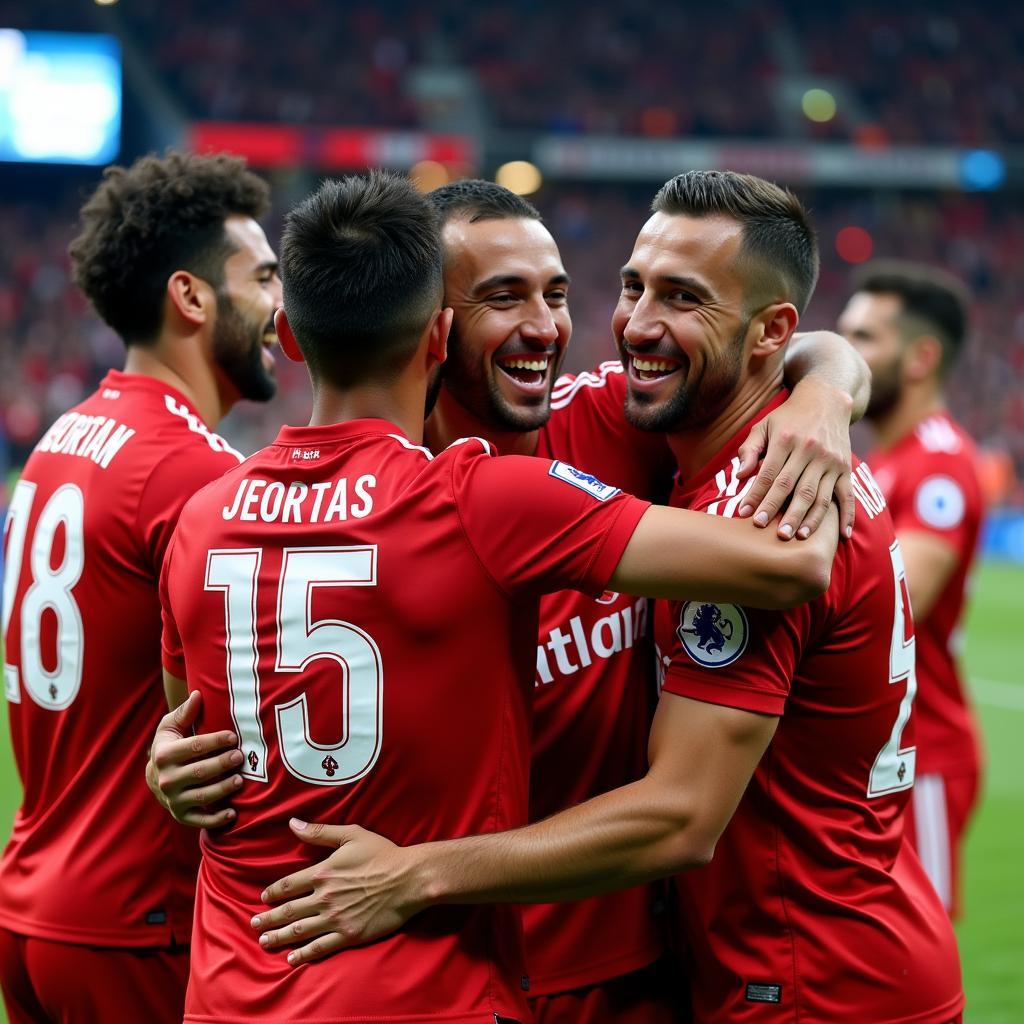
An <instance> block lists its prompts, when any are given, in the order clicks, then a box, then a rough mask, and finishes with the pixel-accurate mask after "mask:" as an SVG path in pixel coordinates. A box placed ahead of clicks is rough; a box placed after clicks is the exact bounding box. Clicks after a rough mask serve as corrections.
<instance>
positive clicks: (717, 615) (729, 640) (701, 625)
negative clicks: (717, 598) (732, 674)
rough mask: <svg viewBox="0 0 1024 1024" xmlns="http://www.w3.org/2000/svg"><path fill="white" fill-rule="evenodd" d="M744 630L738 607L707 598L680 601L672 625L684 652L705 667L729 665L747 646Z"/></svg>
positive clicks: (745, 630) (741, 614)
mask: <svg viewBox="0 0 1024 1024" xmlns="http://www.w3.org/2000/svg"><path fill="white" fill-rule="evenodd" d="M748 632H749V629H748V626H747V616H746V614H745V613H744V611H743V609H742V608H740V607H739V606H738V605H734V604H713V603H712V602H710V601H688V602H687V603H686V604H684V605H683V608H682V611H681V612H680V613H679V625H678V626H677V627H676V636H677V637H679V642H680V643H681V644H682V645H683V647H685V648H686V653H687V654H688V655H689V656H690V657H691V658H692V659H693V660H694V661H695V662H697V664H698V665H703V666H704V667H705V668H723V667H724V666H725V665H731V664H732V663H733V662H734V661H735V660H736V659H737V658H738V657H739V656H740V655H741V654H742V653H743V652H744V651H745V650H746V649H747V634H748Z"/></svg>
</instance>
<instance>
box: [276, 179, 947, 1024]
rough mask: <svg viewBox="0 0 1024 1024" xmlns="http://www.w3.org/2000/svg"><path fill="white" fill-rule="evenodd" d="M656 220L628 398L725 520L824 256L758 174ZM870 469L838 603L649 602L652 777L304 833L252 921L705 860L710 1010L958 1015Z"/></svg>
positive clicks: (318, 946) (887, 541)
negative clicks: (438, 831)
mask: <svg viewBox="0 0 1024 1024" xmlns="http://www.w3.org/2000/svg"><path fill="white" fill-rule="evenodd" d="M654 210H655V213H654V215H653V216H652V217H651V219H650V220H649V221H648V222H647V224H646V225H645V227H644V229H643V230H642V231H641V233H640V236H639V238H638V239H637V242H636V246H635V248H634V251H633V255H632V257H631V258H630V260H629V263H628V265H627V266H626V267H624V268H623V271H622V293H621V296H620V300H619V305H618V307H617V309H616V312H615V316H614V320H613V324H614V331H615V335H616V337H617V339H618V343H619V347H620V351H621V353H622V357H623V361H624V363H625V364H626V366H627V383H628V387H629V398H628V405H627V413H628V414H629V416H630V419H631V420H632V422H633V423H634V424H635V425H637V426H639V427H641V428H642V429H646V430H652V431H668V432H669V443H670V445H671V446H672V449H673V451H674V452H675V454H676V456H677V459H678V461H679V467H680V479H679V481H678V483H677V487H676V490H675V492H674V493H673V498H672V500H673V504H675V505H686V506H687V507H690V508H693V509H697V510H700V511H703V512H706V513H708V518H709V519H711V520H712V521H715V522H721V521H722V520H724V519H729V518H732V517H733V516H735V515H736V512H737V507H738V505H739V503H740V501H741V500H742V499H741V498H739V496H738V494H737V491H736V476H737V468H738V465H739V459H738V454H737V453H738V448H739V445H740V442H741V440H742V439H743V438H744V437H745V436H746V435H747V433H748V431H749V430H750V426H751V424H752V423H753V422H756V421H757V420H758V419H760V418H763V417H764V416H765V415H767V414H768V413H769V412H770V410H771V409H772V408H774V407H775V406H776V405H777V404H778V403H779V402H780V401H781V400H782V397H783V394H784V393H783V392H782V391H781V387H782V353H783V350H784V348H785V345H786V343H787V342H788V340H789V338H790V336H791V335H792V332H793V330H794V328H795V327H796V324H797V320H798V317H799V311H800V310H801V309H802V308H803V307H804V306H805V304H806V302H807V300H808V299H809V297H810V294H811V291H812V289H813V285H814V281H815V278H816V275H817V265H818V263H817V247H816V244H815V241H814V237H813V233H812V231H811V228H810V225H809V224H808V222H807V219H806V214H805V213H804V211H803V209H802V207H801V206H800V204H799V202H798V201H797V200H796V199H795V197H793V196H792V195H791V194H789V193H787V192H785V191H783V190H782V189H779V188H777V187H776V186H774V185H771V184H769V183H768V182H764V181H762V180H761V179H757V178H752V177H749V176H744V175H735V174H729V173H724V172H693V173H690V174H684V175H680V176H679V177H678V178H675V179H673V180H672V181H670V182H669V183H668V184H666V185H665V187H664V188H663V189H662V190H661V192H659V194H658V196H657V197H656V198H655V202H654ZM855 479H856V480H857V487H856V490H857V495H858V501H859V503H860V505H861V515H860V520H859V522H858V528H857V530H856V531H855V532H854V535H853V538H852V539H851V540H850V541H849V542H848V543H844V544H842V545H840V550H839V553H838V555H837V557H836V561H835V566H834V569H833V576H832V581H831V585H830V587H829V589H828V591H827V593H826V594H825V595H824V596H822V597H820V598H818V599H817V600H814V601H813V602H811V603H809V604H807V605H804V606H802V607H800V608H797V609H795V610H793V611H789V612H785V613H782V614H779V613H766V612H759V611H755V610H753V609H750V608H746V609H744V608H742V607H739V606H737V605H733V604H723V603H722V602H721V601H718V600H716V599H714V598H711V597H709V596H707V595H706V594H705V593H704V591H703V589H702V588H695V589H694V590H693V591H692V593H693V594H694V595H699V596H700V597H701V598H702V599H700V600H692V601H685V602H676V603H672V604H669V603H665V602H659V607H658V612H657V615H656V638H657V642H658V644H659V647H660V649H661V651H662V652H663V655H664V659H663V661H664V666H665V670H664V690H663V694H662V698H661V701H660V703H659V707H658V710H657V713H656V716H655V721H654V726H653V730H652V735H651V744H650V768H649V770H648V772H647V774H646V775H645V776H644V777H643V778H642V779H640V780H639V781H637V782H634V783H632V784H631V785H628V786H625V787H623V788H621V789H619V790H616V791H614V792H612V793H608V794H605V795H603V796H599V797H596V798H594V799H592V800H590V801H588V802H587V803H584V804H581V805H580V806H578V807H576V808H573V809H571V810H568V811H564V812H562V813H560V814H557V815H554V816H553V817H551V818H548V819H547V820H546V821H543V822H539V823H536V824H532V825H529V826H527V827H525V828H523V829H520V830H517V831H512V832H507V833H505V834H500V835H491V836H476V837H471V838H467V839H463V840H456V841H449V842H441V843H430V844H425V845H421V846H414V847H408V848H402V847H399V846H395V845H393V844H392V843H391V842H389V841H388V840H386V839H383V838H382V837H380V836H378V835H374V834H372V833H369V832H367V831H365V830H364V829H362V828H360V827H359V826H356V825H350V826H343V827H332V826H329V825H321V824H317V825H309V824H302V823H300V825H299V826H298V827H297V831H299V832H305V833H306V834H309V835H310V836H313V837H315V838H316V839H317V841H319V842H320V843H321V844H323V845H330V846H333V847H335V851H334V852H333V853H332V854H331V855H330V856H329V857H328V859H327V860H326V861H325V862H323V863H321V864H319V865H317V866H316V868H315V869H313V870H310V871H306V872H300V873H298V874H296V875H293V876H290V877H289V878H287V879H284V880H283V881H282V883H279V884H275V885H273V886H271V887H270V890H269V891H268V893H267V898H268V901H270V902H275V903H276V902H278V901H281V900H287V901H288V902H286V903H284V904H283V905H282V906H279V907H276V908H275V909H274V910H272V911H269V912H265V913H263V914H261V915H260V927H261V929H262V930H263V931H264V933H265V937H266V938H267V939H268V944H269V945H270V946H271V947H276V946H277V945H279V944H282V943H284V944H295V943H299V944H301V946H300V948H299V949H297V950H296V951H295V952H294V953H293V954H292V956H293V957H295V959H296V960H299V961H305V960H308V959H310V958H313V957H316V956H318V955H323V954H324V953H325V952H328V951H329V950H332V949H338V948H340V947H344V946H348V945H350V944H352V943H359V942H365V941H368V940H370V939H372V938H373V937H375V936H377V935H380V934H383V933H386V932H387V931H389V930H390V929H391V928H393V927H395V926H396V925H397V924H398V923H400V922H402V921H404V920H406V919H407V918H408V917H409V916H410V915H413V914H415V913H416V912H417V911H419V910H421V909H422V908H424V907H434V906H435V905H439V904H458V903H477V902H480V903H489V902H492V901H495V900H514V901H534V900H551V899H571V898H578V897H580V896H586V895H590V894H593V893H600V892H605V891H609V890H612V889H616V888H619V887H622V886H624V885H628V884H631V883H637V882H642V881H644V880H647V879H651V878H656V877H659V876H662V875H665V874H669V873H672V872H676V871H680V870H683V869H687V868H689V869H693V870H692V871H691V872H690V873H689V874H687V875H685V876H682V877H681V878H680V879H678V880H677V881H678V884H679V889H680V900H679V909H680V921H681V923H682V925H683V929H684V934H685V938H686V947H687V949H686V956H687V959H688V961H689V966H690V984H691V988H692V993H693V1004H694V1014H695V1019H696V1020H697V1021H698V1022H700V1024H703V1022H710V1021H721V1020H740V1019H744V1020H761V1021H773V1022H789V1024H792V1022H795V1021H797V1020H815V1021H838V1020H857V1021H871V1022H872V1024H897V1022H906V1021H911V1020H913V1021H920V1022H922V1024H923V1022H928V1024H945V1022H947V1021H952V1020H955V1019H958V1018H959V1014H960V1011H961V1007H962V1004H963V996H962V990H961V986H960V970H959V962H958V956H957V950H956V943H955V939H954V937H953V932H952V928H951V926H950V923H949V920H948V918H947V917H946V915H945V913H944V912H943V910H942V907H941V905H940V904H939V901H938V899H937V897H936V896H935V893H934V891H933V889H932V887H931V885H930V884H929V883H928V879H927V877H926V875H925V874H924V870H923V868H922V867H921V864H920V862H919V861H918V859H917V856H916V854H915V853H914V851H913V850H912V849H911V848H910V847H909V846H908V845H907V844H906V843H904V842H903V811H904V807H905V805H906V802H907V800H908V799H909V792H910V787H911V785H912V784H913V774H914V751H913V742H912V739H911V736H910V734H909V732H907V726H908V719H909V717H910V711H911V701H912V698H913V690H914V685H913V653H914V641H913V627H912V621H911V618H910V613H909V607H908V603H907V600H906V588H905V583H904V581H903V571H902V564H901V559H900V553H899V546H898V544H897V543H896V542H895V536H894V532H893V527H892V522H891V520H890V518H889V516H888V514H887V512H886V511H885V502H884V498H882V496H881V494H880V492H879V491H878V489H877V486H876V485H874V483H873V481H872V477H871V475H870V472H869V471H868V470H867V468H866V467H864V466H860V467H858V468H857V470H856V476H855ZM730 819H731V820H730ZM350 820H351V821H357V820H358V819H356V818H352V819H350ZM307 893H308V894H309V895H306V894H307ZM296 894H302V895H301V898H299V899H294V896H295V895H296ZM432 912H436V909H435V911H432ZM413 920H415V918H414V919H413ZM345 955H346V956H347V955H349V953H348V952H346V954H345Z"/></svg>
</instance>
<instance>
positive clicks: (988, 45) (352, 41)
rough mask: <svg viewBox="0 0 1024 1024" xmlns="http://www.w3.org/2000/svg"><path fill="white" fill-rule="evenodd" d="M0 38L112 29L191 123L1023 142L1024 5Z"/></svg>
mask: <svg viewBox="0 0 1024 1024" xmlns="http://www.w3.org/2000/svg"><path fill="white" fill-rule="evenodd" d="M0 24H7V25H12V26H15V27H20V26H24V27H28V26H31V27H35V28H63V29H75V28H82V29H88V30H92V31H95V30H96V29H97V28H103V27H104V26H106V27H107V28H108V29H111V30H114V29H116V30H117V31H119V32H120V33H121V34H122V36H123V37H124V39H125V40H126V42H127V43H128V45H129V48H130V49H131V51H132V53H133V54H134V57H135V58H136V61H137V62H142V63H144V64H145V65H146V66H147V67H148V68H149V70H150V71H152V72H154V73H155V77H156V79H157V81H158V83H159V84H160V85H162V86H163V87H165V88H167V89H168V91H169V92H170V94H171V95H173V97H174V99H175V102H176V103H180V104H181V105H183V107H184V108H185V110H184V113H185V114H186V115H187V116H192V117H201V118H219V119H225V120H236V119H237V120H268V121H286V122H289V123H300V124H301V123H305V124H313V125H316V124H337V125H377V126H389V127H416V126H424V127H436V126H437V125H438V124H439V123H443V124H445V125H446V126H448V127H451V126H452V125H453V124H458V123H459V119H460V117H469V118H470V119H472V117H478V118H482V119H483V122H484V123H486V125H487V126H488V128H489V129H490V130H500V131H517V130H529V131H531V132H536V131H544V132H559V133H576V132H590V133H609V134H629V135H646V136H680V135H697V136H743V137H747V138H779V137H781V138H786V137H793V136H809V137H811V138H826V139H835V140H853V141H857V142H861V143H863V144H866V145H882V144H885V143H886V142H898V143H911V144H912V143H919V142H928V143H943V144H955V145H964V146H985V145H1005V144H1013V143H1019V142H1020V141H1021V140H1022V139H1024V61H1021V59H1020V55H1021V53H1022V52H1024V6H1022V7H1016V6H1015V5H1014V4H1005V3H998V2H994V0H976V2H975V3H972V4H962V3H956V2H955V0H901V2H900V3H897V4H894V3H891V2H886V0H863V2H861V3H857V4H842V5H839V4H828V3H804V2H800V3H793V2H788V3H787V2H783V0H765V2H760V3H753V2H749V0H721V2H720V3H716V4H693V3H673V4H665V3H659V2H657V0H636V2H634V3H631V4H626V5H613V4H610V3H595V2H594V0H563V2H561V3H558V4H551V3H547V2H545V0H517V2H515V3H510V2H508V0H495V2H492V3H486V4H484V3H474V4H470V3H467V2H465V0H436V2H434V3H430V4H422V3H418V2H416V0H379V2H377V3H374V4H336V3H327V2H325V0H290V2H289V3H287V4H282V3H279V2H277V0H221V2H220V3H218V4H217V5H215V6H212V7H211V5H210V4H207V3H203V2H202V0H177V2H175V3H173V4H169V3H166V2H164V0H123V2H120V3H117V4H116V6H112V7H109V8H99V9H97V8H95V7H94V5H92V4H90V3H87V2H85V0H82V2H81V3H79V4H71V3H69V2H68V0H34V2H33V3H32V4H30V5H26V4H24V3H20V4H19V3H17V2H16V0H0ZM431 72H434V73H435V74H434V75H433V77H432V78H431V76H430V73H431ZM894 83H898V85H895V86H894ZM813 87H819V88H825V89H828V90H830V91H831V92H832V93H833V94H834V97H835V100H836V104H837V111H836V114H835V116H834V117H833V118H832V119H831V120H829V121H826V122H821V123H813V122H810V121H808V120H807V119H806V118H805V117H803V115H802V113H801V99H802V96H803V94H804V92H805V91H806V89H808V88H813Z"/></svg>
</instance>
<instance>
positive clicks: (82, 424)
mask: <svg viewBox="0 0 1024 1024" xmlns="http://www.w3.org/2000/svg"><path fill="white" fill-rule="evenodd" d="M134 435H135V431H134V430H133V429H132V428H131V427H126V426H125V425H124V424H123V423H118V422H117V420H114V419H111V418H110V417H109V416H85V415H84V414H82V413H80V412H66V413H64V415H63V416H61V417H60V418H59V419H58V420H57V422H56V423H54V425H53V426H52V427H50V429H49V430H48V431H47V432H46V433H45V434H44V435H43V438H42V440H41V441H40V442H39V444H37V445H36V451H37V452H50V454H51V455H77V456H78V458H80V459H91V460H92V461H93V462H95V463H96V465H97V466H99V467H100V469H106V468H107V466H109V465H110V463H111V461H112V460H113V458H114V456H115V455H117V453H118V452H119V451H120V450H121V449H122V448H123V447H124V446H125V445H126V444H127V443H128V441H129V440H130V439H131V438H132V437H133V436H134Z"/></svg>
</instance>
